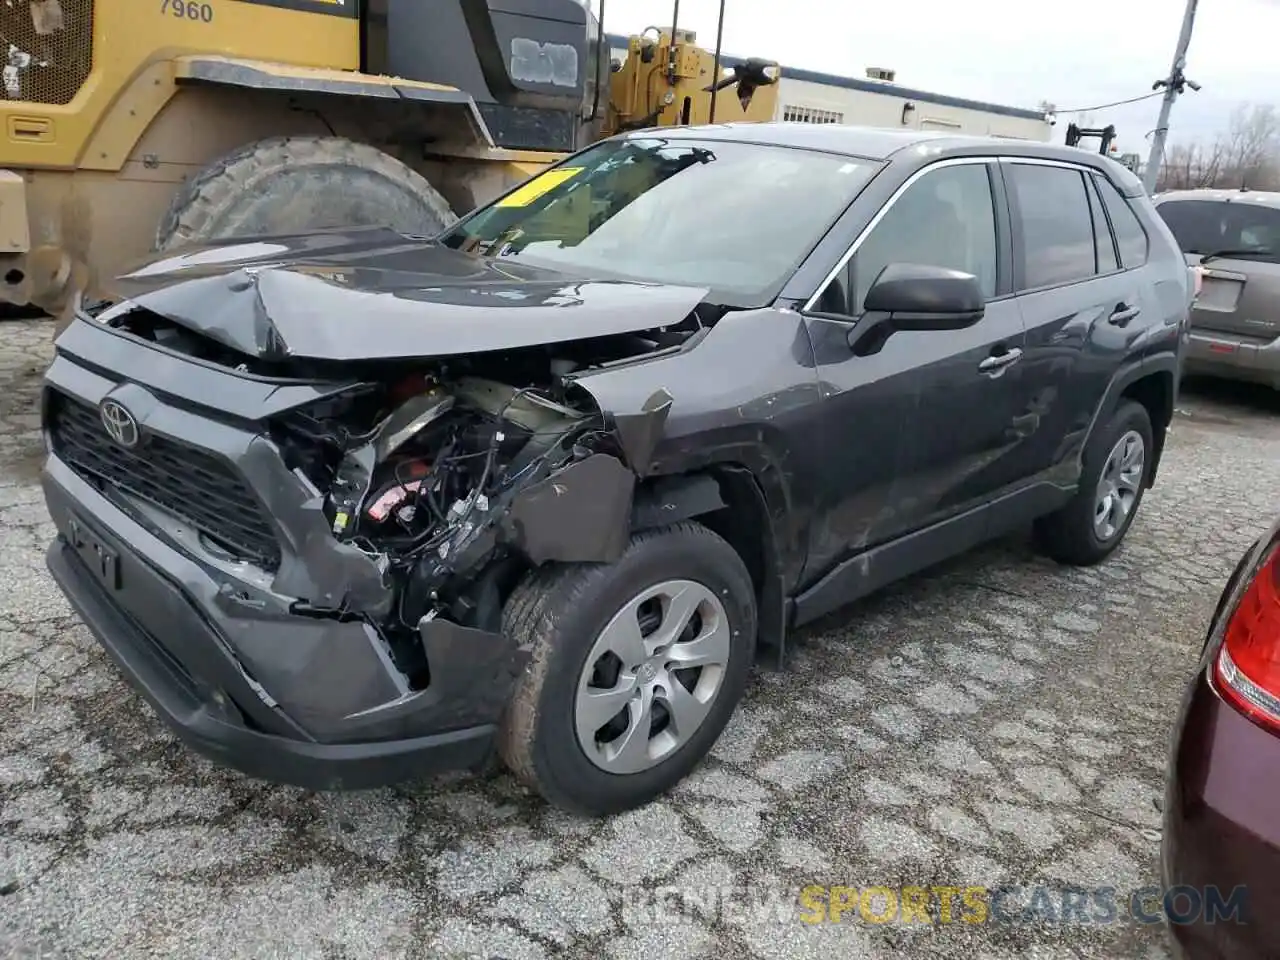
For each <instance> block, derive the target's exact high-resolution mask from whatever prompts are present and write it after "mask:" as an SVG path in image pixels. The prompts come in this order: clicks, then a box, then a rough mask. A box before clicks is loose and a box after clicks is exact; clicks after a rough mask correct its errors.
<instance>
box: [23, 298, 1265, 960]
mask: <svg viewBox="0 0 1280 960" xmlns="http://www.w3.org/2000/svg"><path fill="white" fill-rule="evenodd" d="M0 335H2V336H3V340H4V343H5V346H4V347H3V349H2V350H0V511H2V516H3V518H4V521H5V527H4V542H3V548H2V549H0V585H2V586H3V590H2V591H0V723H2V724H3V726H2V727H0V891H2V892H3V896H0V955H4V956H29V957H42V958H52V957H75V958H81V957H110V958H125V957H162V956H163V957H178V956H181V957H184V958H185V957H218V958H233V957H234V958H241V957H243V958H252V960H267V958H275V957H279V958H289V960H297V958H312V957H314V958H324V960H336V958H351V960H355V958H365V957H368V958H375V957H376V958H380V960H381V958H391V957H424V958H425V957H431V958H436V957H455V956H456V957H462V956H481V957H502V958H507V960H532V958H540V957H551V956H558V955H565V956H571V957H582V958H606V957H613V958H618V960H626V958H632V957H635V958H640V957H645V958H653V957H671V958H682V957H690V958H693V957H717V958H725V957H732V958H737V957H760V958H766V960H767V958H775V957H795V958H803V957H821V956H824V955H832V954H833V952H834V955H837V956H846V957H851V958H852V957H886V958H887V957H908V958H914V957H955V956H961V957H965V958H977V960H1003V958H1016V957H1055V958H1056V957H1073V958H1075V957H1117V956H1123V957H1136V958H1151V960H1154V958H1159V957H1165V956H1167V953H1166V950H1165V946H1164V935H1163V933H1162V930H1161V928H1160V927H1159V926H1154V927H1153V926H1144V925H1142V924H1139V923H1136V922H1134V921H1133V920H1131V919H1129V918H1128V917H1127V916H1126V914H1125V911H1124V910H1123V904H1124V902H1125V901H1124V898H1125V897H1127V895H1128V892H1129V891H1132V890H1134V889H1137V888H1140V887H1143V886H1145V885H1149V884H1154V883H1156V882H1158V881H1157V877H1156V863H1157V848H1158V842H1159V833H1158V830H1159V813H1158V811H1157V808H1156V801H1157V797H1158V796H1159V793H1160V787H1161V777H1162V771H1163V768H1164V763H1165V745H1166V740H1167V731H1168V728H1169V722H1170V720H1171V717H1172V714H1173V711H1174V709H1175V704H1176V700H1177V697H1178V694H1179V691H1180V687H1181V685H1182V682H1183V680H1184V678H1185V676H1186V674H1187V671H1188V669H1189V667H1190V666H1191V664H1192V663H1193V661H1194V659H1195V655H1196V652H1197V650H1198V648H1199V644H1200V642H1201V637H1202V634H1203V630H1204V627H1205V624H1206V622H1207V619H1208V617H1209V615H1210V613H1211V612H1212V608H1213V604H1214V602H1215V601H1216V599H1217V596H1218V592H1219V590H1220V588H1221V585H1222V583H1223V581H1224V580H1225V578H1226V576H1227V575H1228V574H1229V572H1230V570H1231V569H1232V567H1233V565H1234V563H1235V561H1236V559H1237V557H1238V556H1239V554H1240V551H1241V550H1242V549H1243V548H1244V547H1245V546H1246V545H1247V544H1248V543H1249V542H1250V541H1251V540H1252V539H1253V537H1254V536H1256V534H1257V533H1258V532H1259V531H1260V529H1261V528H1262V527H1263V526H1264V525H1265V523H1266V518H1267V517H1268V516H1269V515H1271V514H1273V513H1274V511H1275V510H1276V509H1277V507H1278V506H1280V504H1278V503H1277V495H1276V493H1275V491H1276V490H1277V489H1280V416H1277V414H1278V413H1280V402H1277V401H1275V400H1273V399H1272V398H1271V397H1270V396H1269V395H1267V394H1264V393H1260V392H1254V391H1242V390H1235V389H1230V388H1222V387H1216V388H1213V389H1212V391H1206V390H1204V389H1200V390H1197V391H1195V392H1190V393H1187V394H1184V397H1183V399H1182V401H1181V404H1180V410H1179V415H1178V418H1177V420H1176V423H1175V426H1174V431H1173V435H1172V438H1171V445H1170V448H1169V451H1168V453H1167V455H1166V457H1165V461H1164V466H1163V472H1162V478H1161V482H1160V483H1159V485H1158V486H1157V487H1156V488H1155V490H1154V491H1152V492H1150V493H1149V494H1148V497H1147V499H1146V501H1145V503H1144V505H1143V508H1142V511H1141V513H1140V516H1139V518H1138V520H1137V523H1136V525H1135V526H1134V527H1133V529H1132V531H1131V533H1130V535H1129V539H1128V541H1127V544H1126V545H1125V547H1124V548H1123V549H1122V551H1121V552H1119V553H1118V554H1117V555H1116V556H1115V557H1114V558H1113V559H1112V560H1111V561H1110V562H1108V563H1106V564H1105V565H1103V566H1100V567H1098V568H1096V569H1094V570H1092V571H1083V570H1069V569H1063V568H1058V567H1056V566H1054V565H1051V564H1049V563H1047V562H1045V561H1043V560H1041V559H1039V558H1037V557H1036V556H1034V555H1033V554H1032V553H1031V552H1030V550H1029V549H1028V547H1027V545H1026V544H1025V542H1023V540H1022V539H1014V540H1011V541H1006V542H1001V543H999V544H994V545H992V546H990V547H988V548H986V549H983V550H981V551H979V552H976V553H974V554H971V555H969V556H967V557H964V558H962V559H961V560H959V561H956V562H953V563H950V564H948V565H946V566H945V567H942V568H940V569H937V570H934V571H932V572H931V573H930V574H929V575H927V576H921V577H917V578H914V579H912V580H910V581H908V582H906V583H903V584H901V585H899V586H898V587H895V588H893V589H891V590H887V591H885V592H883V593H882V594H880V595H878V596H876V597H874V598H872V599H870V600H868V601H866V602H863V603H860V604H858V605H856V606H854V607H852V608H850V609H847V610H844V611H841V612H840V613H839V614H838V615H837V616H834V617H832V618H831V619H829V620H828V621H827V622H825V623H824V624H822V625H821V627H820V628H818V629H814V630H808V631H806V632H805V634H804V635H803V637H802V638H801V643H800V644H799V648H798V651H797V654H796V656H795V658H794V663H793V665H792V667H791V669H789V670H788V671H787V672H785V673H777V672H771V671H768V670H761V671H760V672H759V673H758V675H757V677H756V678H755V680H754V682H753V684H752V686H751V689H750V692H749V694H748V697H747V699H746V701H745V702H744V703H743V705H742V707H741V709H740V711H739V713H738V714H737V715H736V717H735V719H734V720H733V722H732V723H731V725H730V728H729V729H728V730H727V731H726V733H725V735H724V736H723V738H722V739H721V741H720V743H719V744H718V745H717V747H716V749H715V752H714V755H713V758H712V759H710V760H709V761H708V762H707V763H706V764H705V765H704V767H703V768H702V769H701V770H700V771H699V772H698V774H697V775H696V776H694V777H693V778H692V779H691V780H690V781H689V782H688V783H687V784H685V785H684V786H683V787H682V788H680V789H679V790H678V791H677V793H676V794H674V795H673V796H671V797H670V798H668V799H666V800H664V801H662V802H658V803H655V804H652V805H650V806H649V807H647V808H645V809H643V810H641V811H638V812H635V813H632V814H630V815H627V816H623V817H619V818H616V819H613V820H611V821H603V822H588V821H582V820H578V819H574V818H571V817H568V816H564V815H562V814H559V813H557V812H555V811H552V810H549V809H547V808H545V807H544V806H543V805H542V804H541V803H539V802H537V801H536V800H535V799H534V798H532V797H530V796H528V795H526V794H525V793H523V792H522V791H521V790H520V789H519V788H518V787H516V786H515V784H514V783H513V782H512V781H511V779H510V778H509V777H507V776H505V775H500V776H496V777H492V778H489V779H485V780H476V779H472V778H466V777H454V778H448V779H446V780H441V781H433V782H431V783H428V784H424V785H415V786H414V787H412V788H410V789H401V790H386V791H377V792H371V793H363V794H350V795H334V796H327V795H314V794H308V793H305V792H302V791H296V790H291V789H284V788H278V787H273V786H267V785H264V784H261V783H257V782H250V781H247V780H245V779H244V778H241V777H239V776H236V775H233V774H228V773H225V772H223V771H220V770H217V769H215V768H213V767H212V766H210V765H209V764H207V763H205V762H204V761H202V760H199V759H197V758H194V757H193V756H192V755H190V754H189V753H188V752H187V751H186V750H185V749H183V748H182V747H181V746H180V745H179V744H178V743H177V742H176V741H175V740H174V739H173V738H172V737H171V736H169V735H168V734H167V733H166V731H165V730H164V729H162V727H161V726H160V725H159V723H158V722H157V721H156V719H155V717H154V715H153V714H152V713H151V712H150V710H149V708H147V707H146V706H145V705H144V704H143V703H142V701H141V700H140V699H139V698H137V697H136V696H134V695H133V694H132V693H131V692H130V691H129V690H128V689H127V688H126V687H125V686H124V685H123V684H122V683H121V682H120V681H119V680H118V678H117V676H116V675H115V673H114V672H113V670H112V669H111V668H110V666H109V665H108V664H107V663H106V662H105V660H104V657H103V656H102V655H101V654H100V653H99V652H98V650H97V649H96V647H95V646H94V644H93V643H92V641H91V640H90V638H89V637H88V636H87V634H86V632H85V631H84V629H83V628H82V627H81V626H79V624H78V623H77V621H76V619H75V618H74V617H73V616H72V615H71V614H70V612H69V610H68V608H67V606H66V604H65V603H64V601H63V600H62V598H61V596H60V595H59V593H58V592H57V591H56V590H55V588H54V586H53V584H52V582H51V581H50V579H49V577H48V576H47V574H46V573H45V569H44V559H43V554H44V550H45V547H46V544H47V543H48V540H49V538H50V537H51V535H52V532H53V531H52V526H51V525H50V524H49V522H48V519H47V517H46V515H45V512H44V508H43V505H42V502H41V497H40V492H39V488H38V485H37V471H38V468H39V460H40V456H41V448H40V445H39V442H38V439H37V437H36V434H35V431H36V427H37V415H36V405H35V403H36V396H37V386H38V376H39V371H40V369H41V367H42V365H43V364H45V363H47V361H48V357H49V355H50V347H49V337H48V333H47V327H45V326H42V325H40V324H39V323H14V324H5V325H4V326H3V327H0ZM806 884H821V885H828V886H835V885H841V886H849V887H867V886H889V887H900V886H902V885H921V886H926V887H932V886H936V885H943V886H956V887H963V886H966V885H971V884H977V885H986V886H993V885H996V884H1014V885H1019V886H1022V887H1027V886H1030V885H1034V884H1046V885H1050V886H1051V888H1052V890H1054V891H1061V890H1062V889H1063V888H1064V887H1065V886H1067V885H1075V886H1079V887H1083V888H1088V889H1093V888H1096V887H1113V888H1115V889H1116V890H1117V891H1118V896H1119V897H1120V903H1121V906H1122V909H1121V915H1120V916H1119V918H1118V919H1116V920H1115V921H1114V922H1111V923H1092V924H1080V923H1070V924H1064V923H1053V922H1040V923H1034V924H1033V923H1018V922H1014V923H979V924H973V923H964V922H954V917H953V922H950V923H942V922H939V923H936V924H934V925H927V924H921V923H915V924H914V925H911V924H904V923H896V922H894V923H884V924H877V923H872V922H868V921H867V920H865V919H864V918H861V917H859V915H858V910H857V909H856V908H854V909H852V910H851V911H850V912H849V913H847V914H845V916H844V918H843V921H842V922H841V923H839V924H831V923H824V924H819V925H807V924H805V923H802V922H799V920H798V919H797V906H796V898H797V896H798V893H799V891H800V889H801V888H802V887H803V886H804V885H806ZM735 890H736V891H738V892H739V894H738V896H737V898H736V899H732V898H730V896H729V893H728V892H726V891H735ZM663 891H667V893H666V895H665V896H664V897H663V898H662V899H660V900H658V901H656V902H655V900H654V897H656V896H657V895H658V894H660V893H662V892H663ZM1054 895H1055V896H1057V895H1058V894H1057V893H1055V894H1054ZM770 897H776V898H779V899H776V900H771V899H770ZM855 902H856V901H855ZM1010 902H1011V903H1015V904H1020V905H1025V903H1026V902H1027V901H1026V900H1025V899H1024V900H1013V901H1010ZM1041 905H1042V906H1043V904H1041ZM871 906H872V907H873V908H874V909H876V910H879V909H881V901H879V900H875V901H872V902H871ZM959 909H960V907H959V901H957V906H956V910H957V911H959ZM1041 916H1042V917H1044V916H1045V915H1044V914H1043V913H1042V914H1041Z"/></svg>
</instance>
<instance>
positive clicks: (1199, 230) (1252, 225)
mask: <svg viewBox="0 0 1280 960" xmlns="http://www.w3.org/2000/svg"><path fill="white" fill-rule="evenodd" d="M1156 209H1157V211H1159V213H1160V216H1161V217H1162V218H1163V219H1164V222H1165V223H1167V224H1168V225H1169V229H1170V230H1171V231H1173V236H1174V238H1175V239H1176V240H1177V241H1178V246H1179V247H1181V248H1182V252H1183V253H1195V254H1200V255H1202V256H1203V255H1205V254H1210V253H1230V255H1231V256H1233V257H1240V258H1242V259H1248V260H1257V261H1264V262H1267V263H1280V209H1276V208H1275V207H1271V206H1266V205H1264V204H1261V203H1258V202H1257V201H1254V200H1250V199H1248V194H1244V195H1242V196H1241V198H1240V199H1239V200H1232V201H1230V202H1226V201H1218V200H1166V201H1164V202H1163V203H1161V204H1160V205H1159V206H1158V207H1156Z"/></svg>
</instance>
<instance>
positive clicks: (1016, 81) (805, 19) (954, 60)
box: [592, 0, 1280, 159]
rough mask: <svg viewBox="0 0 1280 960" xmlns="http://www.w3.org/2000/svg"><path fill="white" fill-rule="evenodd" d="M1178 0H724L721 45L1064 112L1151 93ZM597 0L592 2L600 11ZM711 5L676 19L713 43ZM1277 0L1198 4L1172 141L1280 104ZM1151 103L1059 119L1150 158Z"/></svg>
mask: <svg viewBox="0 0 1280 960" xmlns="http://www.w3.org/2000/svg"><path fill="white" fill-rule="evenodd" d="M1183 2H1184V0H1074V2H1072V3H1048V2H1044V0H1040V2H1036V0H968V2H955V0H890V2H884V0H878V2H877V0H782V2H779V0H728V3H727V8H728V12H727V14H726V16H725V25H724V49H725V51H726V52H727V53H731V54H733V55H734V56H744V57H750V56H760V57H767V58H769V59H772V60H777V61H778V62H780V63H782V64H783V65H784V66H788V65H789V66H795V67H803V68H807V69H810V70H820V71H823V72H825V73H837V74H842V75H844V76H856V77H860V76H864V75H865V73H864V71H865V70H866V68H867V67H869V66H877V67H890V68H892V69H894V70H897V81H898V82H899V83H901V84H905V85H907V86H913V87H917V88H921V89H925V90H932V91H936V92H938V93H949V94H953V95H955V96H963V97H972V98H974V99H978V100H988V101H994V102H997V103H1006V104H1009V105H1010V106H1022V107H1031V108H1035V106H1036V105H1037V103H1038V102H1039V101H1040V100H1049V101H1051V102H1053V103H1056V104H1057V105H1058V106H1059V108H1061V109H1063V110H1066V109H1071V108H1077V107H1087V106H1092V105H1095V104H1101V103H1108V102H1113V101H1116V100H1122V99H1126V98H1128V97H1135V96H1140V95H1142V94H1144V93H1149V92H1151V84H1152V82H1153V81H1154V80H1156V79H1157V78H1160V77H1163V76H1165V75H1167V74H1168V72H1169V66H1170V62H1171V61H1172V58H1173V50H1174V46H1175V45H1176V43H1177V39H1178V32H1179V30H1180V29H1181V26H1182V12H1183ZM599 3H600V0H592V7H593V9H595V10H597V11H598V10H599ZM671 6H672V5H671V2H670V0H606V5H605V29H606V30H608V31H609V32H611V33H624V34H625V33H638V32H639V31H641V30H643V29H644V28H645V27H646V26H649V25H650V24H654V25H662V26H668V27H669V26H670V20H671ZM718 9H719V0H681V3H680V21H681V25H682V26H686V27H689V28H690V29H693V30H696V31H697V33H698V42H699V44H701V45H703V46H706V47H707V48H708V49H710V48H712V47H714V45H715V37H716V15H717V12H718ZM1278 38H1280V0H1201V2H1200V5H1199V8H1198V12H1197V14H1196V24H1195V33H1194V34H1193V36H1192V40H1191V50H1190V53H1189V54H1188V57H1187V76H1189V77H1190V78H1191V79H1193V80H1195V81H1197V82H1198V83H1200V84H1201V85H1202V86H1203V89H1202V90H1201V91H1200V92H1199V93H1191V92H1190V91H1188V93H1187V94H1186V95H1185V96H1182V97H1179V98H1178V102H1177V104H1176V105H1175V106H1174V113H1173V119H1172V123H1171V124H1170V140H1171V141H1172V142H1174V143H1177V142H1182V141H1185V140H1188V139H1200V138H1203V139H1212V137H1213V136H1214V134H1215V133H1216V132H1217V130H1218V129H1219V128H1220V127H1221V126H1222V125H1223V124H1224V123H1225V122H1226V119H1227V117H1228V115H1229V114H1230V112H1231V109H1232V108H1233V107H1234V106H1235V105H1236V104H1238V103H1241V102H1267V101H1275V102H1280V56H1278V55H1277V54H1276V50H1277V49H1278V48H1280V47H1278V44H1280V39H1278ZM1159 109H1160V100H1159V98H1158V97H1154V98H1152V99H1149V100H1146V101H1143V102H1141V103H1136V104H1131V105H1128V106H1124V107H1117V108H1114V109H1111V110H1102V111H1097V112H1095V113H1094V114H1092V115H1091V116H1090V117H1088V118H1085V119H1087V120H1088V123H1087V124H1084V123H1083V121H1082V119H1081V118H1078V117H1071V116H1068V115H1066V114H1059V123H1058V127H1057V128H1056V130H1055V139H1057V140H1061V139H1062V136H1063V132H1064V130H1065V128H1066V125H1067V123H1068V122H1069V121H1070V120H1072V119H1075V120H1076V122H1079V123H1082V125H1090V126H1105V125H1106V124H1108V123H1114V124H1115V125H1116V127H1117V130H1118V132H1119V145H1120V149H1121V151H1122V152H1127V151H1134V152H1138V153H1141V154H1142V156H1143V159H1145V158H1146V151H1147V149H1148V147H1149V143H1150V141H1149V140H1148V139H1147V136H1148V134H1149V133H1150V131H1151V129H1152V128H1153V127H1154V126H1155V123H1156V116H1157V114H1158V112H1159Z"/></svg>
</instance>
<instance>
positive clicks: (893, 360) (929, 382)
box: [810, 159, 1023, 556]
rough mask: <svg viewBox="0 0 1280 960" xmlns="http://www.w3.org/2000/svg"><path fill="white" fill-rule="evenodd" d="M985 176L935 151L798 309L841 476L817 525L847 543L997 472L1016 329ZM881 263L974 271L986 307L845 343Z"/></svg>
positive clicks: (980, 168)
mask: <svg viewBox="0 0 1280 960" xmlns="http://www.w3.org/2000/svg"><path fill="white" fill-rule="evenodd" d="M995 175H996V173H995V170H994V168H993V167H992V165H991V164H990V163H989V162H988V161H986V160H983V159H972V160H961V161H944V162H942V163H939V164H937V165H936V166H934V167H930V168H927V169H926V170H925V171H924V172H923V173H922V174H920V175H918V176H917V177H916V178H915V179H913V180H912V181H911V182H909V184H908V185H907V186H906V187H905V189H904V190H902V191H901V192H900V193H899V194H897V195H896V196H895V198H893V199H892V200H891V201H890V205H889V206H888V207H887V209H886V210H885V211H884V213H883V215H882V217H881V218H880V220H879V221H878V222H877V223H876V224H875V226H874V227H872V229H871V230H870V232H868V233H867V234H866V236H865V237H863V238H862V239H861V242H860V243H859V244H858V246H857V249H856V250H855V251H854V253H853V255H852V257H851V258H850V259H849V261H848V265H847V267H846V268H845V270H844V271H843V272H842V274H840V275H839V276H838V278H837V282H836V283H833V285H832V286H831V287H829V288H828V290H827V291H825V292H824V294H823V296H822V297H821V298H820V299H819V301H818V304H817V306H818V309H819V310H820V311H821V317H817V318H811V320H810V330H811V335H812V336H813V338H814V345H815V349H816V350H817V351H818V356H819V358H820V359H819V376H820V380H821V381H822V382H823V383H824V384H826V385H827V388H828V390H829V391H830V396H829V397H828V412H827V413H826V416H825V425H826V427H827V432H828V436H829V441H830V448H831V450H832V453H833V461H835V462H833V468H835V467H836V462H838V463H839V468H838V469H833V471H832V482H833V483H836V482H840V483H841V484H842V485H843V487H842V492H841V495H840V496H838V497H835V498H834V501H835V503H834V510H833V513H832V516H831V523H830V525H829V527H828V533H829V535H831V536H838V537H840V538H841V540H842V541H843V543H842V546H843V547H844V550H845V551H846V552H859V551H861V550H863V549H866V548H868V547H872V546H875V545H877V544H879V543H882V542H884V541H886V540H889V539H892V538H894V537H896V536H900V535H902V534H904V533H907V532H910V531H912V530H916V529H920V528H921V527H924V526H927V525H929V524H931V523H934V522H937V521H938V520H941V519H945V518H946V517H948V516H951V515H953V514H955V513H957V512H960V511H963V510H964V509H965V508H966V507H969V506H972V505H974V504H976V503H978V502H980V501H983V500H985V499H987V498H988V497H990V496H991V495H992V494H993V493H995V492H997V491H998V489H999V488H1000V487H1002V486H1003V484H1004V482H1005V480H1004V474H1003V472H1002V468H1001V460H1002V458H1003V457H1004V456H1005V455H1006V453H1007V451H1008V449H1009V447H1010V446H1011V444H1014V443H1016V438H1014V435H1013V433H1011V428H1012V427H1014V426H1015V425H1016V424H1015V423H1014V420H1015V417H1016V413H1017V411H1016V409H1015V403H1016V399H1017V391H1016V388H1014V387H1013V386H1012V385H1011V384H1012V383H1013V374H1014V372H1015V371H1016V368H1017V366H1018V363H1019V362H1020V359H1021V355H1022V349H1023V330H1022V320H1021V315H1020V314H1019V312H1018V308H1017V305H1016V303H1014V302H1013V300H1012V299H1011V298H1009V297H1008V296H1005V295H1004V293H1005V291H1006V289H1007V287H1008V282H1009V281H1008V276H1007V273H1008V267H1007V264H1008V262H1009V261H1008V257H1007V250H1008V245H1007V242H1005V241H1003V240H1002V231H1001V229H1000V228H999V227H998V226H997V224H998V222H999V220H998V217H997V207H996V204H995V195H996V194H995V190H994V180H993V177H994V176H995ZM891 263H915V264H925V265H931V266H940V267H949V268H952V269H958V270H964V271H966V272H968V273H971V274H973V275H974V276H976V277H977V278H978V281H979V283H980V284H981V286H982V288H983V290H984V292H985V293H986V294H987V306H986V315H985V316H984V317H983V319H982V320H980V321H978V323H976V324H974V325H973V326H971V327H969V328H966V329H963V330H946V331H927V332H925V331H898V332H895V333H893V334H892V335H891V336H890V337H889V338H888V339H887V340H886V341H885V343H884V345H883V346H882V347H881V348H880V349H879V351H877V352H875V353H872V354H870V355H868V356H856V355H854V354H853V352H852V351H851V350H849V348H848V346H847V343H846V337H847V334H848V330H849V328H850V327H852V328H853V329H855V330H856V328H857V323H858V320H859V318H860V317H861V316H862V314H863V312H864V311H863V306H862V304H863V301H864V299H865V297H866V294H867V291H868V290H869V289H870V287H871V285H872V283H874V281H875V279H876V278H877V276H878V275H879V274H880V272H881V271H882V270H883V269H884V268H885V267H886V266H887V265H888V264H891ZM842 308H843V312H844V313H846V314H847V315H848V316H847V319H844V318H842V317H841V315H840V314H841V310H842ZM823 546H824V547H827V548H828V549H829V548H830V547H831V546H832V545H831V544H824V545H823ZM825 552H826V551H823V550H820V551H818V553H817V555H818V556H822V554H823V553H825Z"/></svg>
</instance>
